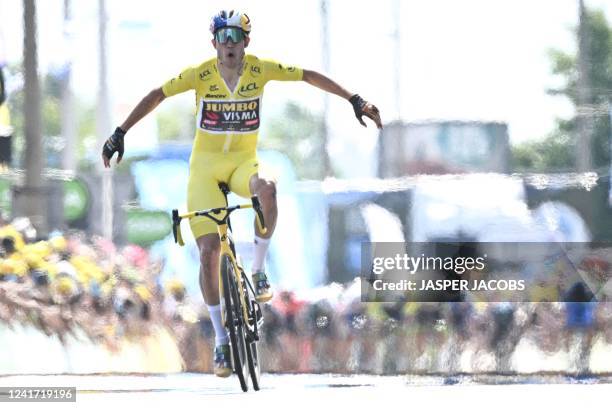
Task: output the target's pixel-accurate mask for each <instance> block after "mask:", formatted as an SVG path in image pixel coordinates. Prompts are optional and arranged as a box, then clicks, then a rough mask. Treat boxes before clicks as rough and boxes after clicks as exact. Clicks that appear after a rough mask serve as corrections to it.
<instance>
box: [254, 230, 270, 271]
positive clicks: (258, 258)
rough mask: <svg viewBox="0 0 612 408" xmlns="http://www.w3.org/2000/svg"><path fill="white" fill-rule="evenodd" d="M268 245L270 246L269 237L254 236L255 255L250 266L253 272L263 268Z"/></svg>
mask: <svg viewBox="0 0 612 408" xmlns="http://www.w3.org/2000/svg"><path fill="white" fill-rule="evenodd" d="M268 246H270V239H269V238H268V239H265V238H260V237H258V236H255V255H254V257H253V267H252V268H251V269H252V270H253V272H257V271H262V270H263V269H264V262H265V261H266V253H267V252H268Z"/></svg>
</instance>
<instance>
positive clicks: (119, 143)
mask: <svg viewBox="0 0 612 408" xmlns="http://www.w3.org/2000/svg"><path fill="white" fill-rule="evenodd" d="M126 133H127V132H126V131H125V130H123V129H121V128H120V127H117V129H115V132H114V133H113V134H112V136H111V137H109V138H108V139H107V140H106V143H104V147H103V148H102V155H103V156H104V157H106V158H107V159H108V160H109V161H110V159H111V158H112V157H113V155H114V154H115V152H117V153H119V155H118V156H117V161H118V162H119V161H121V159H122V158H123V150H124V149H123V138H124V136H125V134H126Z"/></svg>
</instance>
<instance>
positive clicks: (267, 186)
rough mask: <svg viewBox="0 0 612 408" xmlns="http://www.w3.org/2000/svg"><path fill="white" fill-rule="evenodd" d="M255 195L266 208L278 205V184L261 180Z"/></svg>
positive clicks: (256, 186)
mask: <svg viewBox="0 0 612 408" xmlns="http://www.w3.org/2000/svg"><path fill="white" fill-rule="evenodd" d="M255 194H257V196H258V197H259V199H260V200H261V202H262V204H263V205H264V206H274V205H275V204H276V182H275V181H272V180H264V179H259V180H258V181H257V183H256V185H255Z"/></svg>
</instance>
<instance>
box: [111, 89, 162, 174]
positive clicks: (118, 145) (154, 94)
mask: <svg viewBox="0 0 612 408" xmlns="http://www.w3.org/2000/svg"><path fill="white" fill-rule="evenodd" d="M164 99H166V95H164V92H163V91H162V89H161V88H155V89H153V90H152V91H151V92H149V93H148V94H147V96H145V97H144V98H142V100H141V101H140V102H138V105H136V107H135V108H134V109H132V112H130V114H129V116H128V117H127V119H126V120H125V121H124V122H123V124H122V125H121V126H119V127H118V128H117V129H115V132H114V133H113V134H112V136H111V137H109V138H108V140H107V141H106V143H104V147H103V148H102V161H103V162H104V167H110V159H111V158H112V157H113V155H114V154H115V152H117V164H119V163H120V162H121V159H122V158H123V151H124V148H123V138H124V136H125V134H126V133H127V131H128V130H130V129H131V127H132V126H134V125H135V124H136V123H138V121H139V120H140V119H142V118H144V117H145V116H147V115H148V114H149V113H150V112H151V111H152V110H153V109H155V108H156V107H157V105H159V104H160V103H161V102H162V101H163V100H164Z"/></svg>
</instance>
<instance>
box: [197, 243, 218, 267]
mask: <svg viewBox="0 0 612 408" xmlns="http://www.w3.org/2000/svg"><path fill="white" fill-rule="evenodd" d="M215 238H216V239H215ZM198 247H199V249H200V262H201V263H202V265H204V267H205V268H207V267H208V266H210V265H211V264H214V263H215V262H216V260H217V259H219V251H220V248H221V245H220V243H219V237H212V238H207V239H202V240H198ZM207 269H208V268H207Z"/></svg>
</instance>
